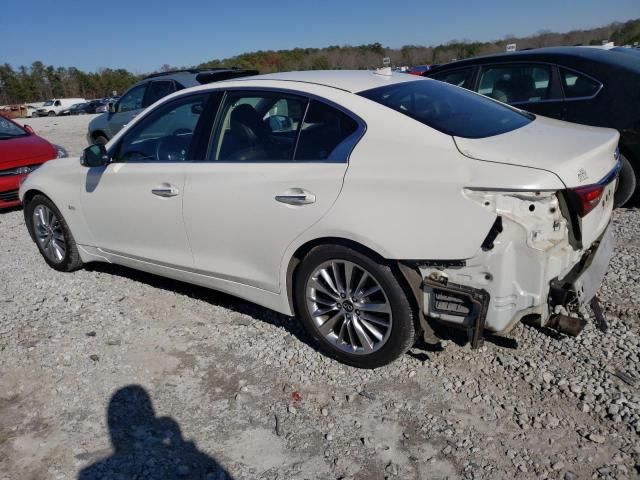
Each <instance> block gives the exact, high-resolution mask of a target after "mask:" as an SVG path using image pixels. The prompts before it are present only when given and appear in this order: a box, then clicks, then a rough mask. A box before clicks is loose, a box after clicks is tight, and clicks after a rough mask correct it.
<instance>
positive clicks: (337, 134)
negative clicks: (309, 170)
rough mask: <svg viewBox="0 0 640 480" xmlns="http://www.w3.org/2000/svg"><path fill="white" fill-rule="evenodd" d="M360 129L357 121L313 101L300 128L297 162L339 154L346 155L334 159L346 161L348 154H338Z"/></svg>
mask: <svg viewBox="0 0 640 480" xmlns="http://www.w3.org/2000/svg"><path fill="white" fill-rule="evenodd" d="M357 130H358V124H357V122H356V121H355V120H354V119H352V118H351V117H349V116H348V115H347V114H345V113H343V112H341V111H340V110H338V109H336V108H333V107H331V106H329V105H327V104H326V103H322V102H318V101H316V100H311V102H310V103H309V109H308V110H307V114H306V115H305V118H304V122H303V123H302V128H301V129H300V139H299V140H298V148H297V149H296V155H295V160H297V161H305V160H311V161H313V160H327V159H331V157H332V155H333V156H335V155H337V154H339V153H340V154H342V153H344V155H341V157H342V158H335V160H346V157H347V156H348V154H349V152H339V149H338V147H339V146H340V145H341V144H343V142H344V141H345V140H346V139H348V138H349V137H351V136H353V135H355V134H356V132H357ZM334 153H335V155H334Z"/></svg>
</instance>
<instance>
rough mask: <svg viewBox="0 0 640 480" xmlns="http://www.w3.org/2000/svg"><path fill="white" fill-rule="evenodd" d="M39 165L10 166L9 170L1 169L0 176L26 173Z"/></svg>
mask: <svg viewBox="0 0 640 480" xmlns="http://www.w3.org/2000/svg"><path fill="white" fill-rule="evenodd" d="M39 166H40V165H29V166H27V167H18V168H12V169H11V170H2V171H1V172H0V177H8V176H12V175H27V174H28V173H31V172H33V171H34V170H35V169H36V168H38V167H39Z"/></svg>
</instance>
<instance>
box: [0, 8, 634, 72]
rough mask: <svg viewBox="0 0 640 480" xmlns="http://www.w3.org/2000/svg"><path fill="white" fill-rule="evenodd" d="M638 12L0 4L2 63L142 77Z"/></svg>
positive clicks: (528, 30) (563, 25)
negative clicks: (240, 58)
mask: <svg viewBox="0 0 640 480" xmlns="http://www.w3.org/2000/svg"><path fill="white" fill-rule="evenodd" d="M639 17H640V0H606V1H605V0H600V1H595V0H581V1H568V0H536V1H535V2H522V1H521V0H512V1H505V0H495V1H491V0H485V1H481V2H478V1H463V0H438V1H426V0H421V1H420V0H393V1H390V0H386V1H379V0H366V1H361V0H354V1H349V0H316V1H308V0H294V1H291V0H261V1H254V0H240V1H229V0H226V1H224V2H218V1H214V0H193V1H189V0H184V1H177V0H171V1H168V0H153V1H152V0H126V1H125V0H109V1H105V2H89V1H86V0H82V1H80V0H56V1H51V0H28V1H24V2H23V1H9V0H0V18H1V19H2V30H1V32H0V42H1V43H0V45H1V46H0V62H1V63H4V62H8V63H10V64H12V65H13V66H18V65H30V64H31V63H32V62H33V61H35V60H41V61H43V62H44V63H45V64H53V65H55V66H67V67H68V66H76V67H78V68H81V69H84V70H95V69H97V68H100V67H111V68H119V67H123V68H127V69H129V70H131V71H134V72H138V73H143V72H147V71H150V70H154V69H157V68H159V67H160V66H161V65H163V64H170V65H173V66H189V65H195V64H198V63H201V62H204V61H207V60H212V59H214V58H225V57H229V56H232V55H236V54H239V53H243V52H249V51H254V50H272V49H273V50H277V49H287V48H293V47H323V46H328V45H336V44H337V45H345V44H350V45H358V44H363V43H373V42H380V43H382V44H383V45H385V46H389V47H400V46H402V45H406V44H419V45H433V44H438V43H443V42H447V41H449V40H452V39H458V40H462V39H465V38H466V39H470V40H480V41H485V40H497V39H500V38H502V37H504V36H505V35H506V34H514V35H516V36H526V35H531V34H535V33H536V32H537V31H538V30H541V29H548V30H552V31H558V32H564V31H568V30H572V29H583V28H591V27H596V26H602V25H605V24H608V23H610V22H613V21H625V20H628V19H631V18H639Z"/></svg>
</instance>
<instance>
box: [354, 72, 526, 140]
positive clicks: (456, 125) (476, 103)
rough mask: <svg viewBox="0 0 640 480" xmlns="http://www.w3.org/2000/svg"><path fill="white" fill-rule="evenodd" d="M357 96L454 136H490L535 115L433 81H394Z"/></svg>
mask: <svg viewBox="0 0 640 480" xmlns="http://www.w3.org/2000/svg"><path fill="white" fill-rule="evenodd" d="M360 95H362V96H363V97H365V98H368V99H369V100H372V101H374V102H377V103H380V104H382V105H384V106H386V107H389V108H391V109H393V110H395V111H397V112H400V113H402V114H404V115H407V116H408V117H411V118H413V119H414V120H417V121H418V122H421V123H424V124H425V125H428V126H429V127H431V128H434V129H436V130H439V131H440V132H442V133H445V134H447V135H452V136H456V137H464V138H485V137H491V136H493V135H499V134H501V133H506V132H510V131H512V130H516V129H518V128H521V127H523V126H525V125H527V124H529V123H530V122H531V121H532V120H533V119H534V118H535V117H534V116H533V115H531V114H529V113H525V112H521V111H519V110H515V109H513V108H511V107H508V106H507V105H501V104H500V103H498V102H494V101H493V100H491V99H489V98H485V97H483V96H481V95H477V94H475V93H473V92H470V91H468V90H464V89H461V88H456V87H454V86H452V85H449V84H447V83H443V82H437V81H435V80H427V79H424V80H416V81H412V82H403V83H397V84H393V85H387V86H384V87H378V88H374V89H371V90H365V91H364V92H361V93H360Z"/></svg>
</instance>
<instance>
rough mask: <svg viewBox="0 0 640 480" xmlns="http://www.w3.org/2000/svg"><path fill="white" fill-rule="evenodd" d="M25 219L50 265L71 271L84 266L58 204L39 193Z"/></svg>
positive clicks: (26, 211)
mask: <svg viewBox="0 0 640 480" xmlns="http://www.w3.org/2000/svg"><path fill="white" fill-rule="evenodd" d="M25 219H26V220H27V221H28V222H30V227H31V231H32V233H33V238H34V240H35V242H36V245H37V246H38V250H40V253H41V254H42V256H43V257H44V260H45V261H46V262H47V264H49V266H50V267H51V268H54V269H56V270H59V271H62V272H71V271H73V270H77V269H79V268H80V267H82V260H81V259H80V254H79V253H78V248H77V246H76V242H75V240H74V239H73V235H72V234H71V231H70V230H69V226H68V225H67V222H65V220H64V218H63V217H62V214H61V213H60V211H59V210H58V208H57V207H56V206H55V205H54V204H53V202H52V201H51V200H49V199H48V198H47V197H45V196H44V195H36V196H35V197H33V199H31V201H30V202H29V203H28V204H27V206H26V210H25Z"/></svg>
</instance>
